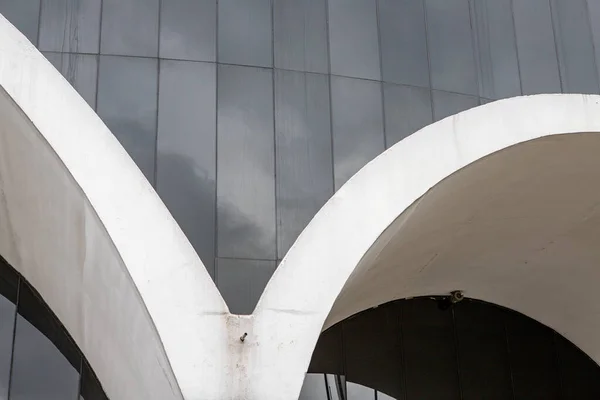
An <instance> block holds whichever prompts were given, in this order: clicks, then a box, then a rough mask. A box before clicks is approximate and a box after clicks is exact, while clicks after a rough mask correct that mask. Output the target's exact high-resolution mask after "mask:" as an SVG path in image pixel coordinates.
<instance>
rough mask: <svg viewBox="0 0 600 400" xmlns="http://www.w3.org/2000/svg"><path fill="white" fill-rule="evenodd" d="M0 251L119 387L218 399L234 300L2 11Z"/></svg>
mask: <svg viewBox="0 0 600 400" xmlns="http://www.w3.org/2000/svg"><path fill="white" fill-rule="evenodd" d="M0 254H2V255H3V256H4V257H5V258H6V259H7V261H8V262H9V263H10V264H11V265H12V266H13V267H14V268H15V269H17V270H18V271H19V272H20V273H21V274H23V275H24V277H25V278H26V279H27V280H28V281H29V282H30V283H31V284H32V285H33V286H34V287H35V288H36V289H37V290H38V291H39V292H40V294H41V295H42V296H43V297H44V299H45V301H46V302H47V303H48V305H49V306H50V307H51V308H52V310H53V311H54V312H55V313H56V314H57V316H58V317H59V318H60V320H61V321H62V322H63V324H64V325H65V327H66V328H67V330H68V331H69V332H70V334H71V335H72V336H73V338H74V339H75V341H76V342H77V345H78V346H79V347H80V348H81V349H82V351H83V352H84V353H85V355H86V357H87V359H88V360H89V362H90V364H91V366H92V368H93V369H94V371H95V372H96V374H97V375H98V378H99V379H100V381H101V383H102V385H103V386H104V388H105V390H106V392H107V394H108V395H109V396H110V398H111V399H113V400H119V399H127V400H133V399H157V400H169V399H182V398H185V399H190V400H191V399H193V400H205V399H219V400H220V399H223V398H225V397H226V396H227V394H226V393H225V391H226V390H227V386H226V377H225V375H224V373H223V371H224V370H225V369H226V365H227V363H228V356H227V354H228V349H227V338H228V334H227V328H226V326H227V321H228V315H227V314H228V310H227V307H226V305H225V303H224V302H223V300H222V298H221V296H220V295H219V293H218V291H217V289H216V288H215V286H214V284H213V282H212V280H211V279H210V277H209V275H208V273H207V272H206V269H205V268H204V266H203V265H202V263H201V262H200V260H199V258H198V256H197V255H196V253H195V252H194V250H193V248H192V246H191V245H190V244H189V242H188V241H187V239H186V238H185V236H184V235H183V233H182V232H181V230H180V229H179V227H178V226H177V224H176V223H175V221H174V220H173V218H172V217H171V215H170V214H169V213H168V212H167V210H166V208H165V207H164V205H163V204H162V202H161V201H160V200H159V198H158V196H157V195H156V193H155V192H154V190H153V189H152V187H151V186H150V184H149V183H148V182H147V181H146V179H145V178H144V176H143V175H142V173H141V172H140V171H139V170H138V168H137V167H136V166H135V164H134V163H133V161H132V160H131V159H130V157H129V156H128V155H127V153H126V152H125V151H124V150H123V148H122V147H121V146H120V144H119V143H118V142H117V140H116V139H115V138H114V136H113V135H112V134H111V133H110V132H109V130H108V129H107V128H106V126H105V125H104V124H103V123H102V122H101V121H100V119H99V118H98V117H97V116H96V114H95V113H94V111H93V110H92V109H90V108H89V107H88V105H87V104H86V103H85V101H84V100H83V99H81V98H80V97H79V95H78V94H77V93H76V92H75V90H74V89H72V88H71V86H70V85H69V84H68V82H66V81H65V80H64V79H63V78H62V76H61V75H60V74H59V73H58V72H57V71H56V70H55V69H54V68H53V67H52V65H51V64H50V63H49V62H48V61H46V59H45V58H44V57H43V56H42V55H41V54H40V53H39V52H38V51H37V50H36V49H35V48H34V46H33V45H32V44H31V43H29V42H28V41H27V39H26V38H25V37H24V36H23V35H22V34H21V33H19V32H18V31H17V30H16V29H15V28H14V27H13V26H12V25H11V24H9V23H8V22H7V21H6V20H5V19H4V18H3V17H2V16H1V15H0Z"/></svg>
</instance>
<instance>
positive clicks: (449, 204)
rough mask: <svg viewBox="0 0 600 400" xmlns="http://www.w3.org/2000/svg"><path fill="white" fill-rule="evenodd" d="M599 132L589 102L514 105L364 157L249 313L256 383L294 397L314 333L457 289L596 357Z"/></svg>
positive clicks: (453, 121)
mask: <svg viewBox="0 0 600 400" xmlns="http://www.w3.org/2000/svg"><path fill="white" fill-rule="evenodd" d="M597 132H600V98H599V97H597V96H584V95H539V96H530V97H517V98H513V99H508V100H502V101H498V102H495V103H491V104H488V105H485V106H481V107H478V108H475V109H472V110H469V111H465V112H462V113H460V114H457V115H455V116H452V117H449V118H446V119H444V120H442V121H440V122H437V123H434V124H432V125H429V126H428V127H426V128H424V129H422V130H421V131H418V132H417V133H415V134H413V135H412V136H410V137H408V138H406V139H404V140H403V141H401V142H399V143H398V144H396V145H395V146H394V147H392V148H390V149H389V150H388V151H386V152H385V153H383V154H382V155H380V156H379V157H377V158H376V159H374V160H373V161H371V162H370V163H369V164H368V165H367V166H365V167H364V168H363V169H362V170H361V171H360V172H359V173H357V174H356V175H355V176H354V177H352V178H351V179H350V180H349V181H348V183H346V185H344V186H343V187H342V188H341V189H340V190H339V191H338V192H337V193H336V194H335V195H334V196H333V197H332V198H331V199H330V200H329V202H328V203H327V204H326V205H325V206H324V207H323V208H322V209H321V211H320V212H319V213H318V214H317V215H316V216H315V218H314V219H313V220H312V221H311V223H310V224H309V225H308V227H307V228H306V229H305V230H304V231H303V233H302V234H301V235H300V237H299V238H298V240H297V242H296V243H295V244H294V246H292V248H291V250H290V252H289V253H288V255H287V256H286V258H285V259H284V260H283V261H282V262H281V264H280V266H279V268H278V270H277V271H276V272H275V275H274V276H273V278H272V279H271V281H270V282H269V284H268V286H267V288H266V290H265V292H264V294H263V296H262V298H261V300H260V302H259V304H258V305H257V308H256V310H255V312H254V315H255V318H256V321H255V324H254V332H255V335H256V336H257V337H260V338H261V339H260V340H261V341H262V342H266V343H269V345H268V346H269V348H265V347H263V348H262V350H261V351H262V352H263V353H262V358H263V359H268V360H269V363H267V364H266V365H264V367H263V368H264V372H263V374H264V375H263V376H264V377H265V380H266V379H274V381H275V382H279V385H280V388H282V391H287V392H288V393H289V396H288V397H286V398H294V396H295V395H296V394H297V393H298V391H299V388H300V386H301V384H302V371H304V370H306V367H307V365H308V363H309V361H310V358H311V352H312V349H313V348H314V344H315V342H316V340H317V338H318V336H319V334H320V332H321V331H322V330H323V329H326V328H327V327H329V326H331V325H333V324H334V323H336V322H338V321H341V320H343V319H344V318H346V317H348V316H350V315H353V314H355V313H357V312H359V311H362V310H365V309H368V308H370V307H374V306H377V305H379V304H382V303H385V302H387V301H390V300H393V299H399V298H408V297H412V296H422V295H443V294H449V292H450V291H451V290H455V289H460V290H464V292H465V294H466V295H467V296H469V297H473V298H477V299H481V300H485V301H487V302H491V303H495V304H499V305H502V306H505V307H508V308H511V309H514V310H516V311H519V312H521V313H523V314H525V315H527V316H529V317H531V318H533V319H535V320H537V321H539V322H541V323H543V324H545V325H547V326H549V327H551V328H553V329H554V330H556V331H558V333H560V334H562V335H564V336H565V337H566V338H567V339H569V340H571V341H572V342H573V343H575V344H576V345H577V346H578V347H580V348H581V349H582V350H584V351H585V352H586V353H587V354H588V355H590V357H592V358H593V359H594V360H595V361H596V362H598V361H600V341H598V339H597V338H598V337H600V303H599V302H597V301H596V300H595V295H594V293H595V286H596V284H597V281H598V278H599V277H600V269H599V268H598V267H597V266H598V261H600V248H599V247H598V246H597V243H595V238H596V237H598V234H599V233H600V219H599V214H598V212H599V211H598V208H597V204H599V203H600V189H599V188H598V185H597V183H596V182H598V179H599V178H600V161H599V160H598V157H597V154H598V151H600V135H598V134H597ZM266 338H269V339H268V340H267V339H266ZM276 338H279V341H277V340H276ZM283 338H289V340H288V341H284V339H283ZM270 343H277V344H273V345H272V346H271V345H270ZM267 355H268V356H267ZM285 360H296V361H297V363H290V362H286V361H285ZM267 377H268V378H267ZM275 377H277V378H275ZM294 377H296V378H294ZM255 387H257V388H260V387H264V388H267V387H268V385H267V383H266V382H264V383H263V384H262V385H261V384H257V385H256V386H255ZM260 394H261V395H263V394H264V393H260ZM259 397H260V396H257V398H259ZM282 398H283V397H282Z"/></svg>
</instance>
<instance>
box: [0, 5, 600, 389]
mask: <svg viewBox="0 0 600 400" xmlns="http://www.w3.org/2000/svg"><path fill="white" fill-rule="evenodd" d="M0 88H2V92H1V95H0V121H1V124H0V189H1V191H0V254H2V255H3V256H4V257H5V258H6V259H7V261H8V262H9V263H10V264H11V265H12V266H13V267H14V268H15V269H17V270H18V271H19V272H20V273H21V274H23V276H24V277H25V278H26V279H27V280H28V281H29V282H30V283H31V284H32V285H33V286H34V287H35V288H36V289H37V290H38V291H39V292H40V293H41V295H42V296H43V297H44V299H45V301H46V302H47V303H48V305H49V306H50V307H51V308H52V310H53V311H54V312H55V313H56V314H57V315H58V317H59V318H60V320H61V321H62V323H63V324H64V325H65V327H66V328H67V330H68V331H69V333H70V334H71V335H72V336H73V338H74V339H75V341H76V343H77V345H78V346H79V347H80V349H81V350H82V351H83V353H84V354H85V355H86V357H87V358H88V360H89V362H90V364H91V366H92V368H93V369H94V370H95V372H96V373H97V375H98V377H99V379H100V381H101V383H102V385H103V387H104V389H105V390H106V392H107V394H108V396H109V397H110V398H112V399H115V400H118V399H146V398H147V399H161V400H163V399H165V400H168V399H188V400H200V399H215V400H221V399H261V400H268V399H283V400H285V399H295V398H297V397H298V394H299V392H300V387H301V385H302V381H303V379H304V373H305V372H306V369H307V367H308V363H309V361H310V358H311V354H312V351H313V349H314V346H315V343H316V341H317V338H318V337H319V334H320V333H321V331H322V330H323V329H324V328H326V327H328V326H330V325H332V324H333V323H335V322H337V321H340V320H342V319H344V318H346V317H348V316H350V315H352V314H354V313H356V312H359V311H361V310H364V309H367V308H369V307H373V306H377V305H378V304H381V303H384V302H387V301H390V300H393V299H397V298H404V297H410V296H417V295H428V294H447V293H448V292H449V291H450V290H454V289H461V290H464V291H465V294H466V295H467V296H469V297H474V298H479V299H482V300H485V301H488V302H492V303H495V304H499V305H503V306H506V307H509V308H512V309H515V310H517V311H520V312H522V313H524V314H526V315H528V316H529V317H532V318H534V319H536V320H538V321H540V322H541V323H543V324H546V325H548V326H550V327H552V328H553V329H555V330H557V331H558V332H559V333H560V334H562V335H564V336H566V337H567V338H568V339H570V340H571V341H573V342H574V343H575V344H576V345H578V346H579V347H580V348H582V349H583V350H584V351H586V352H587V353H588V354H589V355H590V356H591V357H592V358H594V359H595V360H596V361H597V362H598V361H599V360H600V341H599V340H598V339H597V338H598V337H600V318H599V315H600V304H599V303H598V302H597V301H595V296H594V293H595V291H594V289H595V286H596V285H595V283H596V282H597V279H598V277H599V275H600V270H598V268H597V267H596V265H597V264H598V261H600V260H599V258H600V250H598V246H596V245H595V242H594V238H596V237H598V233H600V226H598V211H597V204H600V189H598V187H597V184H596V183H597V182H598V178H600V176H599V175H600V172H599V171H600V168H599V167H600V165H599V164H600V161H599V160H600V159H599V158H598V157H597V154H598V153H599V150H600V135H598V134H597V132H600V98H599V97H597V96H583V95H541V96H532V97H522V98H514V99H509V100H503V101H498V102H496V103H491V104H488V105H485V106H482V107H479V108H476V109H472V110H470V111H466V112H463V113H460V114H458V115H456V116H453V117H449V118H447V119H445V120H442V121H440V122H438V123H435V124H433V125H430V126H428V127H426V128H424V129H422V130H421V131H419V132H417V133H416V134H414V135H412V136H410V137H408V138H407V139H404V140H403V141H401V142H400V143H398V144H397V145H395V146H394V147H392V148H391V149H390V150H388V151H387V152H385V153H383V154H382V155H380V156H379V157H377V158H376V159H375V160H373V161H372V162H370V163H369V164H368V165H367V166H366V167H364V168H363V169H362V170H361V171H360V172H359V173H358V174H356V175H355V176H354V177H352V178H351V179H350V180H349V181H348V183H347V184H345V185H344V186H343V187H342V188H340V190H339V191H338V192H337V193H336V194H335V195H334V196H333V197H332V198H331V199H330V200H329V202H328V203H327V204H326V205H325V206H324V207H323V209H322V210H321V211H320V212H319V213H318V214H317V216H316V217H315V218H314V219H313V221H312V222H311V223H310V224H309V225H308V227H307V228H306V229H305V230H304V232H303V233H302V234H301V235H300V237H299V239H298V241H297V242H296V243H295V244H294V245H293V246H292V248H291V250H290V252H289V253H288V255H287V256H286V257H285V259H284V260H283V261H282V263H281V265H280V267H279V269H278V270H277V271H276V273H275V275H274V277H273V279H272V280H271V282H270V283H269V284H268V286H267V289H266V291H265V293H264V294H263V296H262V298H261V300H260V302H259V304H258V306H257V308H256V310H255V312H254V314H253V315H252V316H236V315H231V314H229V312H228V310H227V307H226V305H225V303H224V302H223V300H222V298H221V296H220V295H219V293H218V291H217V289H216V288H215V286H214V284H213V282H212V280H211V279H210V277H209V276H208V273H207V272H206V270H205V268H204V266H203V265H202V263H201V262H200V260H199V258H198V256H197V255H196V253H195V252H194V250H193V249H192V247H191V245H190V244H189V242H188V241H187V239H186V238H185V236H184V235H183V233H182V232H181V230H180V229H179V227H178V226H177V224H176V223H175V222H174V220H173V219H172V217H171V216H170V214H169V213H168V212H167V210H166V208H165V207H164V205H163V204H162V203H161V201H160V200H159V199H158V197H157V195H156V194H155V193H154V191H153V189H152V188H151V186H150V185H149V183H148V182H147V181H146V180H145V178H144V176H143V175H142V173H141V172H140V171H139V170H138V169H137V167H136V166H135V164H134V163H133V162H132V160H131V159H130V158H129V157H128V156H127V154H126V152H125V151H124V150H123V148H122V147H121V146H120V145H119V143H118V142H117V140H116V139H115V138H114V137H113V136H112V135H111V134H110V132H109V131H108V129H107V128H106V127H105V126H104V124H103V123H102V122H101V121H100V119H99V118H98V117H97V116H96V115H95V114H94V112H93V111H92V110H91V109H90V108H89V107H88V106H87V104H86V103H85V101H84V100H83V99H81V98H80V97H79V96H78V95H77V94H76V92H75V91H74V90H73V89H72V88H71V87H70V86H69V84H68V83H67V82H66V81H65V80H64V79H63V78H62V77H61V76H60V74H59V73H58V72H57V71H56V70H55V69H54V68H53V67H52V66H51V65H50V63H49V62H48V61H46V60H45V59H44V58H43V56H42V55H41V54H40V53H38V52H37V50H35V48H34V47H33V46H32V45H31V44H30V43H29V42H28V41H27V39H25V37H24V36H22V35H21V34H20V33H19V32H18V31H17V30H16V29H15V28H14V27H12V26H11V25H10V24H9V23H8V22H6V20H4V19H3V18H2V17H0ZM244 334H247V336H244ZM242 336H243V337H244V340H243V341H242V340H241V339H240V337H242Z"/></svg>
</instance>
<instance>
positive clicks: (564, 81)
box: [0, 0, 600, 312]
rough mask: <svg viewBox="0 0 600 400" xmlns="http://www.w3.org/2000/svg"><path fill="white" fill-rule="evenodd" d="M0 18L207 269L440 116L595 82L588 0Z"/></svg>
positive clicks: (14, 13)
mask: <svg viewBox="0 0 600 400" xmlns="http://www.w3.org/2000/svg"><path fill="white" fill-rule="evenodd" d="M0 13H2V14H3V15H5V16H6V17H7V18H8V19H9V20H10V21H11V22H13V23H14V24H15V25H16V26H17V27H18V28H19V29H20V30H22V31H23V32H24V33H25V34H26V35H27V37H28V38H29V39H30V40H31V41H32V42H33V43H34V44H38V40H39V47H40V48H41V50H43V51H44V54H46V55H47V57H48V58H49V59H50V61H51V62H52V63H53V65H55V66H56V67H57V69H59V70H60V71H61V72H62V73H63V75H65V77H66V78H67V80H68V81H69V82H71V84H72V85H73V86H74V87H75V88H76V89H77V90H78V91H79V93H80V94H81V95H82V96H83V97H84V98H85V99H86V101H87V102H88V103H89V104H90V105H91V106H92V107H95V108H97V111H98V113H99V114H100V116H101V117H102V118H103V119H104V121H105V122H106V123H107V124H108V126H109V127H110V128H111V130H112V131H113V133H114V134H115V135H116V136H117V137H118V138H119V140H120V141H121V142H122V143H123V144H124V146H125V148H126V149H127V151H128V152H129V153H130V154H131V155H132V156H133V158H134V159H135V161H136V162H137V163H138V165H139V166H140V168H141V169H142V170H143V171H144V172H145V174H146V176H147V177H148V179H149V180H150V181H151V182H152V183H154V184H155V186H156V188H157V189H158V191H159V193H160V195H161V196H162V197H163V199H164V200H165V202H166V203H167V205H168V206H169V209H170V210H171V212H172V213H173V214H174V215H175V217H176V218H177V220H178V222H179V223H180V225H181V226H182V227H183V230H184V231H185V232H186V234H187V235H188V237H189V238H190V240H191V241H192V243H193V244H194V246H195V248H196V249H197V251H198V253H199V255H200V257H201V258H202V260H203V261H204V263H205V265H206V266H207V268H208V269H209V271H210V272H211V274H213V276H216V275H218V273H217V272H218V271H216V269H218V265H217V266H215V257H217V256H220V257H227V258H240V259H243V260H257V261H259V260H266V261H274V262H276V261H277V260H280V259H281V258H283V257H284V256H285V254H286V251H287V250H288V248H289V247H290V246H291V244H292V243H293V242H294V240H295V239H296V238H297V236H298V235H299V234H300V232H301V231H302V229H303V228H304V226H305V225H306V224H307V222H308V221H309V220H310V219H311V218H312V216H313V215H314V214H315V213H316V212H317V210H318V209H319V208H320V207H321V205H322V204H323V203H324V202H325V201H326V200H327V198H328V195H329V194H330V193H331V192H332V191H333V190H336V189H337V188H339V187H340V185H341V184H343V182H345V181H346V180H347V179H348V178H349V177H350V176H351V175H352V174H353V173H354V172H356V171H357V170H358V169H359V168H360V167H362V166H363V165H364V164H365V163H367V162H368V161H370V160H371V159H372V158H373V157H375V156H376V155H378V154H379V153H380V152H382V151H383V150H384V149H385V148H386V147H390V146H392V145H393V144H395V143H397V142H398V141H399V140H402V139H403V138H405V137H407V136H408V135H410V134H411V133H413V132H414V131H415V130H418V129H420V128H421V127H423V126H425V125H427V124H429V123H431V122H432V121H434V120H438V119H440V118H444V117H446V116H448V115H451V114H453V113H455V112H457V111H460V110H464V109H466V108H469V107H473V106H475V105H478V104H485V103H487V102H489V101H493V100H496V99H500V98H506V97H511V96H517V95H520V94H532V93H541V92H584V93H599V92H600V89H599V86H600V84H599V77H598V76H599V75H598V68H599V66H600V3H599V2H598V1H596V0H250V1H242V0H219V1H217V0H198V1H192V0H160V1H159V0H149V1H146V0H122V1H121V0H102V1H101V0H56V1H51V0H19V1H15V0H0ZM98 53H100V54H98ZM173 60H180V61H182V62H184V64H181V65H180V64H177V63H174V62H173ZM197 62H208V63H211V64H210V67H208V66H207V65H205V64H199V65H197V66H194V65H193V64H194V63H197ZM248 67H261V68H257V69H252V68H250V69H248ZM209 70H210V71H211V72H209ZM212 71H214V75H212ZM292 71H294V72H292ZM211 98H213V99H214V100H212V101H211V100H210V99H211ZM328 121H329V122H328ZM328 124H329V125H330V126H329V127H328V126H327V125H328ZM217 127H218V128H217ZM211 132H214V133H211ZM167 153H168V154H177V155H178V157H179V156H181V155H185V157H186V159H187V160H188V161H189V162H187V163H186V166H185V167H184V166H183V163H180V162H177V163H171V161H172V160H170V156H167V155H166V154H167ZM179 158H181V157H179ZM180 161H181V160H180ZM175 164H177V165H175ZM333 174H335V176H333ZM155 179H156V181H155ZM213 193H216V194H218V200H217V197H216V195H214V196H213ZM211 198H214V200H211ZM213 220H215V221H216V222H215V223H213V222H211V221H213ZM237 284H238V285H240V287H241V286H243V285H244V282H243V279H242V278H241V277H240V279H239V281H238V283H237ZM227 300H231V299H227ZM252 306H253V305H252ZM252 306H250V305H249V306H247V307H244V308H245V309H247V308H252ZM232 311H233V312H239V309H237V308H235V307H234V308H233V309H232Z"/></svg>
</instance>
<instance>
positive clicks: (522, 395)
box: [300, 297, 600, 400]
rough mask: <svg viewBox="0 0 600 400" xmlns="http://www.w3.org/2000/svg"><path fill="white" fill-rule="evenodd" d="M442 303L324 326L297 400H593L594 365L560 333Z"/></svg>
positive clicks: (468, 305)
mask: <svg viewBox="0 0 600 400" xmlns="http://www.w3.org/2000/svg"><path fill="white" fill-rule="evenodd" d="M446 305H447V298H445V297H420V298H414V299H409V300H395V301H392V302H389V303H386V304H383V305H381V306H379V307H376V308H371V309H369V310H366V311H363V312H360V313H358V314H355V315H353V316H351V317H349V318H347V319H345V320H343V321H341V322H339V323H337V324H336V325H334V326H332V327H331V328H329V329H327V330H326V331H325V332H323V333H322V334H321V336H320V338H319V341H318V344H317V347H316V349H315V351H314V353H313V357H312V360H311V364H310V367H309V375H308V377H307V379H306V381H305V384H304V387H303V393H302V395H301V396H300V399H302V400H327V399H331V400H343V399H348V400H350V399H360V400H374V399H375V398H377V399H380V400H381V399H396V400H400V399H403V400H412V399H431V400H435V399H439V400H450V399H462V400H469V399H581V400H585V399H598V398H600V366H598V365H597V364H596V363H595V362H594V361H593V360H592V359H591V358H589V357H588V356H587V355H586V354H585V353H584V352H582V351H581V350H580V349H579V348H577V347H576V346H575V345H574V344H572V343H571V342H569V341H568V340H567V339H565V338H564V337H563V336H561V335H560V334H558V333H557V332H555V331H553V330H552V329H550V328H548V327H546V326H544V325H542V324H540V323H539V322H537V321H535V320H533V319H531V318H529V317H526V316H525V315H523V314H520V313H518V312H516V311H513V310H509V309H506V308H503V307H499V306H496V305H493V304H490V303H486V302H482V301H478V300H472V299H465V300H463V301H461V302H459V303H457V304H454V305H452V306H451V307H449V308H448V307H447V306H446ZM314 374H316V375H314ZM324 374H329V375H324ZM376 393H378V394H377V395H376ZM365 396H366V397H365ZM376 396H377V397H376Z"/></svg>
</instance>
